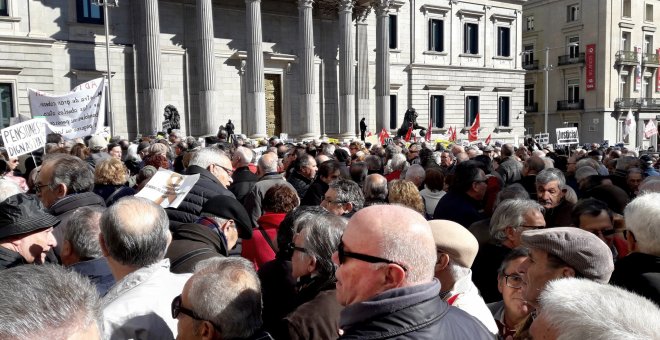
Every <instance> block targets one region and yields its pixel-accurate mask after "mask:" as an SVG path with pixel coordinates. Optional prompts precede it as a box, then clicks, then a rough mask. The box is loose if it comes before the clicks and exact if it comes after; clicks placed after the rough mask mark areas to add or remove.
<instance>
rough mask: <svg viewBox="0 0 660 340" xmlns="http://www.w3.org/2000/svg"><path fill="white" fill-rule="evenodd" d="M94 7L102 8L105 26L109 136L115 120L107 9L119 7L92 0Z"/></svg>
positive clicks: (113, 1)
mask: <svg viewBox="0 0 660 340" xmlns="http://www.w3.org/2000/svg"><path fill="white" fill-rule="evenodd" d="M93 3H94V5H96V6H103V26H105V27H104V28H105V58H106V59H105V62H106V69H107V72H108V119H109V120H110V122H109V124H108V125H109V127H110V136H112V135H113V133H114V127H115V124H114V122H115V120H114V113H113V112H112V72H111V71H110V33H109V32H110V23H109V22H108V7H119V0H93Z"/></svg>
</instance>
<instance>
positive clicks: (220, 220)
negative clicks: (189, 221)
mask: <svg viewBox="0 0 660 340" xmlns="http://www.w3.org/2000/svg"><path fill="white" fill-rule="evenodd" d="M199 216H200V217H208V218H210V219H212V220H213V221H214V222H215V223H217V224H218V225H223V224H225V223H227V221H229V220H228V219H226V218H222V217H218V216H215V215H213V214H211V213H209V212H202V213H201V214H200V215H199Z"/></svg>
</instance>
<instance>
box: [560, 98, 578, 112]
mask: <svg viewBox="0 0 660 340" xmlns="http://www.w3.org/2000/svg"><path fill="white" fill-rule="evenodd" d="M566 110H584V99H578V100H558V101H557V111H566Z"/></svg>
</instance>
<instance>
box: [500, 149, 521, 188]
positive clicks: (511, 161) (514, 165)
mask: <svg viewBox="0 0 660 340" xmlns="http://www.w3.org/2000/svg"><path fill="white" fill-rule="evenodd" d="M500 153H501V154H502V162H500V167H499V168H497V172H498V173H499V174H500V175H501V176H502V179H503V180H504V185H509V184H513V183H515V182H518V181H519V180H520V178H522V164H521V163H520V162H519V161H518V160H517V159H516V157H515V156H514V149H513V145H512V144H508V143H507V144H504V145H502V150H501V151H500Z"/></svg>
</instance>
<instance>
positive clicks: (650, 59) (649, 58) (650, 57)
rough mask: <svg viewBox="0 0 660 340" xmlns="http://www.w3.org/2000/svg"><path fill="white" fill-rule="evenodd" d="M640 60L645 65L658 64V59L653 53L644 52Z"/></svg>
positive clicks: (659, 60) (659, 62) (656, 65)
mask: <svg viewBox="0 0 660 340" xmlns="http://www.w3.org/2000/svg"><path fill="white" fill-rule="evenodd" d="M642 62H643V63H644V66H646V67H658V66H660V59H659V58H658V55H657V54H655V53H644V57H643V59H642Z"/></svg>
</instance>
